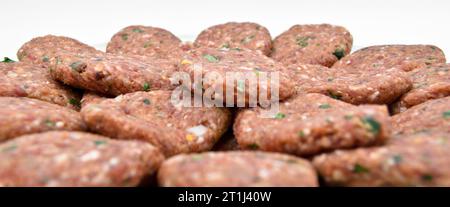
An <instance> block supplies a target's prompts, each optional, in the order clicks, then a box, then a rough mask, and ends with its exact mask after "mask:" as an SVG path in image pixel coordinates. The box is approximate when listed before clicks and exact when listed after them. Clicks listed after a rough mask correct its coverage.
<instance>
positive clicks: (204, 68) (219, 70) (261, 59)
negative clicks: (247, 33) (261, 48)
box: [179, 47, 294, 106]
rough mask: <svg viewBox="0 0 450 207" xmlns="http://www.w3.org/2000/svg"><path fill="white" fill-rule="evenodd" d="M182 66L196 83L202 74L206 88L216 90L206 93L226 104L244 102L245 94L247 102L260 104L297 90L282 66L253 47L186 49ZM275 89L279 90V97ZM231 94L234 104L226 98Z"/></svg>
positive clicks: (182, 69)
mask: <svg viewBox="0 0 450 207" xmlns="http://www.w3.org/2000/svg"><path fill="white" fill-rule="evenodd" d="M179 65H180V71H181V72H187V73H189V74H190V77H191V80H194V84H197V83H196V82H195V80H196V79H197V77H196V76H197V75H196V74H199V77H200V78H202V80H203V82H202V83H201V85H200V87H201V88H202V89H203V91H210V90H212V91H214V92H215V93H212V95H211V94H209V93H206V92H205V93H204V94H203V95H205V97H206V98H209V99H211V100H216V101H217V100H219V101H220V100H221V101H223V103H226V104H227V106H234V105H238V106H239V103H243V102H240V101H241V100H243V99H241V98H240V97H245V104H248V103H249V102H251V100H254V99H253V98H256V99H257V100H256V101H257V102H258V103H261V102H262V100H263V98H268V99H271V100H272V99H274V98H275V97H277V98H278V99H279V100H284V99H286V98H288V97H289V96H291V95H292V94H293V92H294V90H293V89H294V87H293V86H294V84H293V83H292V81H291V80H290V78H289V77H288V76H287V74H286V72H285V71H286V69H285V68H284V66H283V65H281V64H279V63H277V62H275V61H274V60H272V59H270V58H268V57H266V56H264V55H262V54H260V53H255V52H252V51H250V50H244V49H243V50H233V49H223V48H222V49H216V48H205V47H203V48H196V49H193V50H190V51H189V52H187V53H186V55H185V56H184V59H183V60H182V61H181V63H180V64H179ZM276 74H278V80H276V79H275V78H276ZM263 77H265V78H266V79H264V78H263ZM251 80H252V81H251ZM230 83H231V85H230ZM277 87H278V90H275V89H276V88H277ZM201 92H202V91H200V93H201ZM272 92H278V94H277V95H278V96H276V95H275V94H273V93H272ZM194 93H196V91H195V89H194ZM261 95H263V96H261ZM272 95H273V96H272ZM227 96H228V97H227ZM230 97H231V99H232V98H233V97H234V99H233V100H234V102H233V103H234V104H233V103H230V102H229V101H230V99H227V98H230ZM252 97H253V98H252Z"/></svg>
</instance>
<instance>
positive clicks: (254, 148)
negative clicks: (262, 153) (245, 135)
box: [247, 143, 259, 150]
mask: <svg viewBox="0 0 450 207" xmlns="http://www.w3.org/2000/svg"><path fill="white" fill-rule="evenodd" d="M247 147H248V148H250V149H252V150H257V149H259V145H258V144H256V143H253V144H249V145H247Z"/></svg>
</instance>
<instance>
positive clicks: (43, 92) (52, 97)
mask: <svg viewBox="0 0 450 207" xmlns="http://www.w3.org/2000/svg"><path fill="white" fill-rule="evenodd" d="M0 96H9V97H28V98H35V99H39V100H42V101H46V102H50V103H54V104H58V105H61V106H66V107H69V108H72V109H75V110H78V109H80V99H81V95H80V94H79V93H78V92H76V91H75V90H73V89H71V88H69V87H67V86H65V85H63V84H61V83H59V82H57V81H55V80H53V79H52V78H51V77H50V73H49V71H48V70H47V69H45V68H42V67H37V66H34V65H32V64H29V63H25V62H16V63H0Z"/></svg>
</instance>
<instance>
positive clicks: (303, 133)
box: [298, 130, 305, 138]
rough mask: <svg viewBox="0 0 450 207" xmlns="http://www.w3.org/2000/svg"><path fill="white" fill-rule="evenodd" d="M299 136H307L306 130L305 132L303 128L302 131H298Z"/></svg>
mask: <svg viewBox="0 0 450 207" xmlns="http://www.w3.org/2000/svg"><path fill="white" fill-rule="evenodd" d="M298 136H299V137H301V138H304V137H305V132H303V130H301V131H300V132H298Z"/></svg>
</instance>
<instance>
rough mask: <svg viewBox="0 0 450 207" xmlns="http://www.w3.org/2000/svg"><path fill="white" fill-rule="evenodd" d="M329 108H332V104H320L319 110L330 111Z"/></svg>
mask: <svg viewBox="0 0 450 207" xmlns="http://www.w3.org/2000/svg"><path fill="white" fill-rule="evenodd" d="M329 108H331V105H330V104H320V105H319V109H329Z"/></svg>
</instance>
